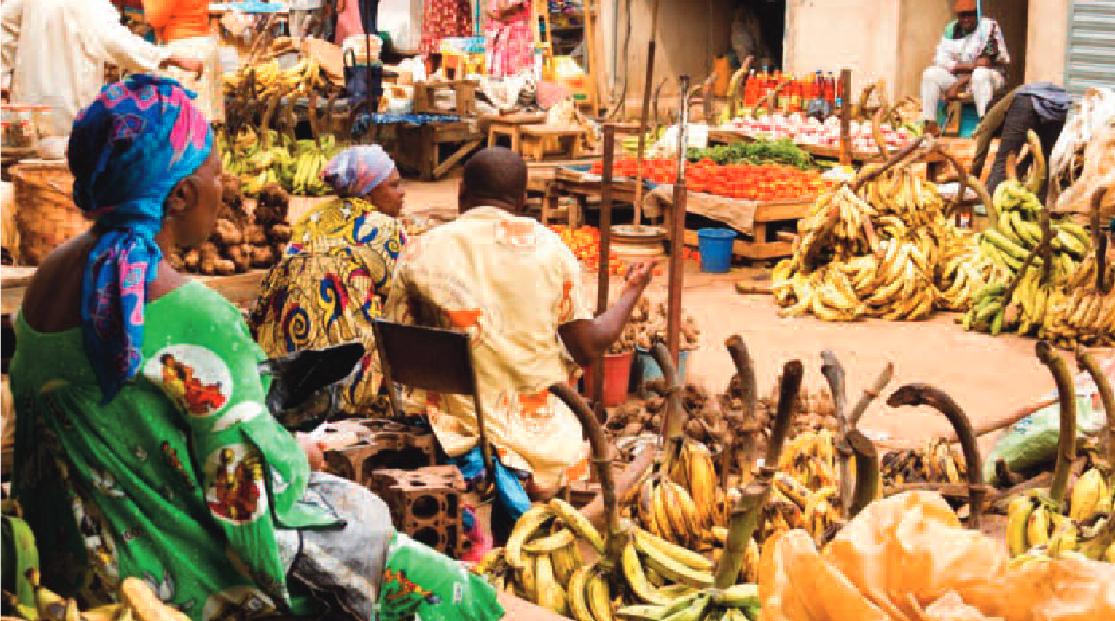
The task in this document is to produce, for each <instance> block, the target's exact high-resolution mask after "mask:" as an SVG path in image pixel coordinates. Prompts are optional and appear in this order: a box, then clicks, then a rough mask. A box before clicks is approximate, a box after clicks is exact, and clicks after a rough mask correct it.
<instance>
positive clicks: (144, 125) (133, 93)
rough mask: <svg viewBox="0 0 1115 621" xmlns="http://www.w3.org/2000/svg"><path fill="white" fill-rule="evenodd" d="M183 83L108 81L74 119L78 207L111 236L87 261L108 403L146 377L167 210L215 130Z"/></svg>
mask: <svg viewBox="0 0 1115 621" xmlns="http://www.w3.org/2000/svg"><path fill="white" fill-rule="evenodd" d="M192 98H193V94H192V93H189V92H188V91H185V90H183V89H182V88H181V87H180V86H179V84H178V83H177V82H175V81H174V80H170V79H166V78H158V77H153V76H149V75H143V74H139V75H134V76H131V77H129V78H128V79H127V80H125V81H123V82H117V83H115V84H110V85H108V86H106V87H105V88H104V89H102V90H101V95H100V97H98V98H97V100H96V101H95V102H93V104H92V105H91V106H89V107H88V108H86V109H85V110H82V111H81V112H80V113H79V114H78V117H77V120H75V121H74V129H73V133H72V134H71V136H70V144H69V158H70V170H71V171H72V172H73V175H74V202H75V203H77V206H78V207H80V208H81V210H82V211H83V212H85V213H86V214H87V215H88V216H89V217H91V218H93V219H94V220H95V221H96V223H97V226H98V227H100V228H101V229H103V230H104V233H103V234H101V236H100V239H99V240H98V242H97V245H96V246H94V247H93V250H92V251H91V252H90V254H89V261H88V263H87V264H86V267H85V278H84V283H83V286H82V303H81V323H82V331H83V334H84V337H85V338H84V343H85V350H86V352H88V354H89V357H90V360H91V361H92V362H93V368H94V370H95V371H96V373H97V380H98V383H99V384H100V387H101V392H102V396H101V398H102V400H103V401H104V402H105V403H107V402H109V401H111V400H112V398H113V397H114V396H115V395H116V393H117V392H118V391H119V390H120V388H121V386H123V384H124V382H126V381H128V380H129V379H131V378H132V377H134V376H135V374H136V373H137V372H138V371H139V365H140V362H141V361H142V355H141V351H142V348H143V314H144V308H143V307H144V303H145V301H146V299H147V283H149V282H151V281H152V280H154V279H155V274H156V272H157V270H158V265H159V261H160V260H161V259H162V252H161V251H160V250H159V247H158V245H156V244H155V234H157V233H158V232H159V230H160V229H161V228H162V225H163V223H162V220H163V203H164V202H165V201H166V197H167V196H168V195H169V194H170V191H171V189H173V188H174V186H175V185H176V184H177V183H178V182H179V181H180V180H182V179H183V178H184V177H187V176H189V175H191V174H193V172H194V171H195V170H197V168H198V166H200V165H201V164H202V163H203V162H204V161H205V159H206V158H207V157H208V156H209V151H210V149H211V148H212V146H213V132H212V130H211V129H210V128H209V123H208V122H206V120H205V117H204V116H202V114H201V112H200V111H198V109H197V108H195V107H194V105H193V104H192V103H190V99H192Z"/></svg>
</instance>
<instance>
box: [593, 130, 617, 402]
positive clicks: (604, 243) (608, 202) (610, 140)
mask: <svg viewBox="0 0 1115 621" xmlns="http://www.w3.org/2000/svg"><path fill="white" fill-rule="evenodd" d="M615 147H616V126H615V125H613V124H611V123H608V124H606V125H604V146H603V149H604V153H603V162H602V170H601V171H600V257H601V258H600V261H599V267H598V268H597V274H596V314H597V316H599V315H601V314H602V313H603V312H604V311H606V310H608V287H609V286H610V283H609V277H610V274H609V273H608V269H609V266H610V261H609V260H608V259H609V257H610V256H611V252H612V169H613V166H614V162H615V150H616V148H615ZM592 379H593V384H592V401H593V407H594V408H595V411H596V416H597V420H603V419H604V418H603V414H604V357H603V356H601V357H600V358H599V359H598V360H597V361H596V364H595V365H594V366H593V368H592Z"/></svg>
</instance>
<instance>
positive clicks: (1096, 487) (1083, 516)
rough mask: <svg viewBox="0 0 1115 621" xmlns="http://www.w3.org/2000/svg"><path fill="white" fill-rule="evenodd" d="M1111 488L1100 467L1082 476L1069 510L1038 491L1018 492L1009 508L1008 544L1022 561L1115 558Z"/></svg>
mask: <svg viewBox="0 0 1115 621" xmlns="http://www.w3.org/2000/svg"><path fill="white" fill-rule="evenodd" d="M1111 506H1112V495H1111V487H1110V485H1109V482H1108V481H1107V480H1106V477H1105V476H1104V475H1103V473H1102V472H1100V470H1099V469H1097V468H1094V467H1093V468H1090V469H1088V470H1087V471H1086V472H1084V474H1082V475H1081V476H1080V478H1079V479H1077V481H1076V484H1075V485H1073V489H1072V495H1071V496H1070V499H1069V510H1068V514H1067V515H1066V514H1063V513H1061V512H1060V511H1058V509H1057V507H1055V506H1053V504H1052V503H1051V502H1050V501H1049V500H1048V499H1046V498H1044V497H1043V496H1042V495H1041V494H1040V493H1038V492H1029V493H1026V494H1022V495H1019V496H1016V497H1015V498H1013V499H1012V500H1011V501H1010V504H1009V505H1008V507H1007V547H1008V548H1009V550H1010V554H1011V556H1012V557H1015V558H1016V560H1017V562H1019V563H1025V562H1030V561H1033V560H1040V559H1047V558H1057V557H1064V556H1076V555H1079V556H1083V557H1085V558H1089V559H1092V560H1104V561H1107V562H1109V563H1115V542H1113V541H1112V536H1111V532H1110V531H1111V528H1110V525H1109V524H1108V521H1109V520H1111V519H1112V509H1111Z"/></svg>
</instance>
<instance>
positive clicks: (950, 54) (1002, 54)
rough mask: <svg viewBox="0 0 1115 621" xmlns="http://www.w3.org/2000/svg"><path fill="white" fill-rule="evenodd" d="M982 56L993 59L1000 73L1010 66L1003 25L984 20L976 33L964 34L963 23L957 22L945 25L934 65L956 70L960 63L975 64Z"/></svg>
mask: <svg viewBox="0 0 1115 621" xmlns="http://www.w3.org/2000/svg"><path fill="white" fill-rule="evenodd" d="M981 56H984V57H987V58H989V59H990V60H991V64H992V66H993V67H994V68H996V69H998V70H1000V71H1002V70H1003V68H1004V67H1005V66H1006V65H1009V64H1010V53H1008V52H1007V44H1006V41H1005V40H1004V39H1003V31H1002V29H1001V28H999V23H998V22H996V21H995V20H993V19H991V18H989V17H984V18H981V19H980V20H979V23H978V25H977V26H976V29H975V30H973V31H972V32H964V29H963V28H961V27H960V23H959V22H958V21H956V20H953V21H951V22H949V23H948V25H947V26H945V32H944V34H942V36H941V40H940V41H939V42H938V43H937V55H936V57H935V58H934V60H933V64H935V65H937V66H938V67H943V68H945V69H948V70H949V71H952V69H953V67H955V66H956V64H957V63H971V62H975V60H976V59H977V58H979V57H981Z"/></svg>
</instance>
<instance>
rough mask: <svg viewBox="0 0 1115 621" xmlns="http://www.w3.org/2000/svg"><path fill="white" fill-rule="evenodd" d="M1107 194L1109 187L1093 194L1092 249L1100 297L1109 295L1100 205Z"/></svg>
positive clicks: (1105, 246)
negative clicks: (1094, 254)
mask: <svg viewBox="0 0 1115 621" xmlns="http://www.w3.org/2000/svg"><path fill="white" fill-rule="evenodd" d="M1106 194H1107V186H1101V187H1098V188H1096V191H1095V192H1094V193H1093V194H1092V205H1091V207H1092V213H1091V221H1092V222H1091V223H1092V247H1093V249H1094V250H1095V253H1096V291H1097V292H1099V293H1100V295H1107V291H1108V286H1107V236H1106V235H1104V234H1103V231H1102V230H1101V226H1100V205H1101V204H1102V203H1103V197H1104V196H1105V195H1106Z"/></svg>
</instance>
